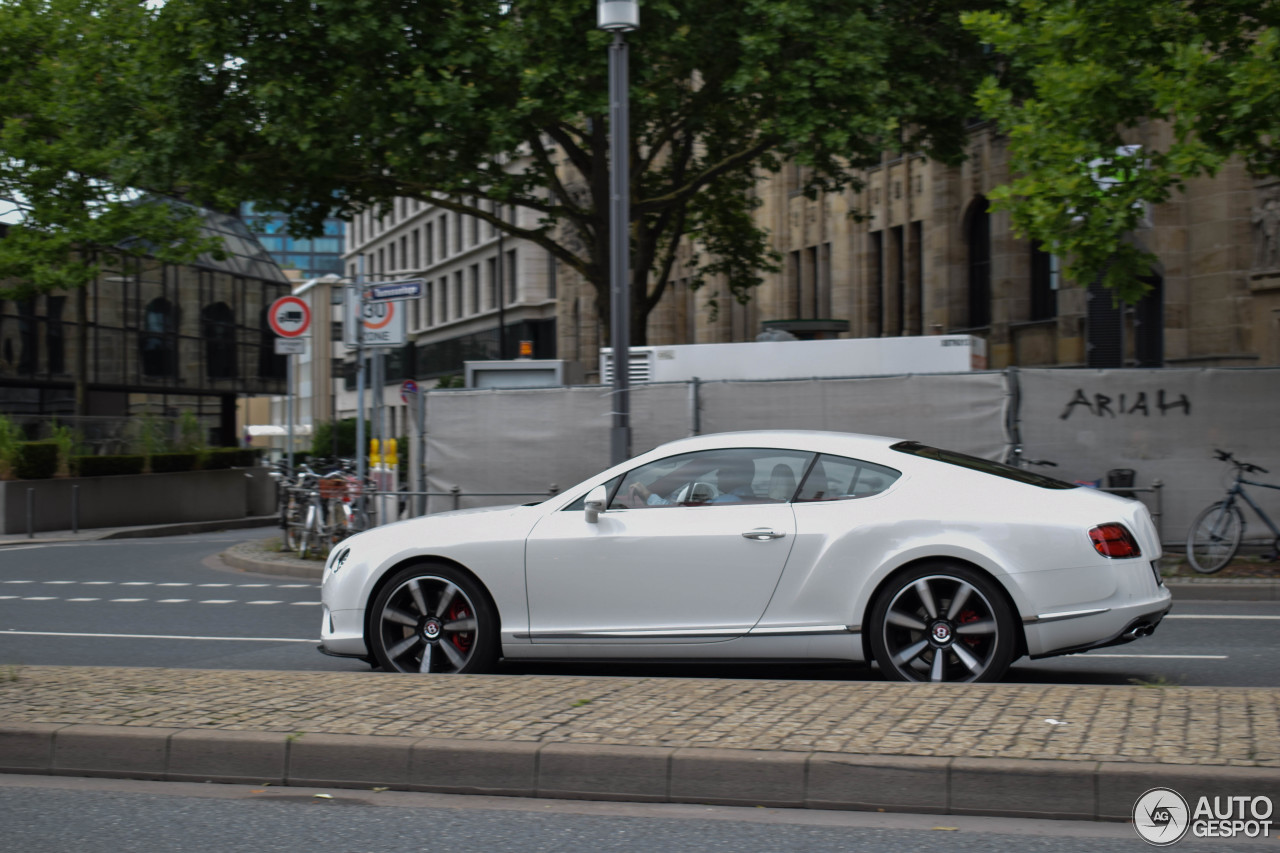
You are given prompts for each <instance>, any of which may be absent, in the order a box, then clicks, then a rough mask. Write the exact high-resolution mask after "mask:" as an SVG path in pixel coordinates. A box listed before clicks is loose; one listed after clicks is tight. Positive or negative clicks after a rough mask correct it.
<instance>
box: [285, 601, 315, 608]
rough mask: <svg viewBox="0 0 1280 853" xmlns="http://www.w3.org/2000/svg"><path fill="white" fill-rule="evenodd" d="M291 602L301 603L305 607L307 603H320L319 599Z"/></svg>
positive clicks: (291, 602) (294, 602)
mask: <svg viewBox="0 0 1280 853" xmlns="http://www.w3.org/2000/svg"><path fill="white" fill-rule="evenodd" d="M289 603H290V604H301V605H303V606H304V607H305V606H306V605H308V604H319V603H320V602H318V601H290V602H289Z"/></svg>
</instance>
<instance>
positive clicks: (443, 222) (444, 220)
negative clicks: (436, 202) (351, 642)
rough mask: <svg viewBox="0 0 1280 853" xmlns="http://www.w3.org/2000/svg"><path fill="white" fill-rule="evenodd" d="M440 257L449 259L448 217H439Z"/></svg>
mask: <svg viewBox="0 0 1280 853" xmlns="http://www.w3.org/2000/svg"><path fill="white" fill-rule="evenodd" d="M440 257H441V258H447V257H449V216H448V214H446V215H444V216H441V217H440Z"/></svg>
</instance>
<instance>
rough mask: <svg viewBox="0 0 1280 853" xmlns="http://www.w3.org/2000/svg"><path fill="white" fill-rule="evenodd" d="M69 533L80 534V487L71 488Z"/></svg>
mask: <svg viewBox="0 0 1280 853" xmlns="http://www.w3.org/2000/svg"><path fill="white" fill-rule="evenodd" d="M71 532H72V533H79V532H80V487H79V486H72V487H71Z"/></svg>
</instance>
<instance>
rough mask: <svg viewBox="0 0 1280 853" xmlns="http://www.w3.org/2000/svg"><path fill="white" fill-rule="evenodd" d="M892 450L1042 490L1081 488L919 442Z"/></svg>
mask: <svg viewBox="0 0 1280 853" xmlns="http://www.w3.org/2000/svg"><path fill="white" fill-rule="evenodd" d="M890 449H891V450H896V451H898V452H899V453H909V454H911V455H912V456H923V457H924V458H925V459H934V460H937V461H938V462H945V463H947V464H948V465H958V466H959V467H961V468H968V469H969V470H971V471H981V472H982V473H984V474H991V475H992V476H994V477H1003V478H1004V479H1006V480H1013V481H1015V482H1018V483H1026V484H1027V485H1028V486H1039V487H1040V488H1042V489H1076V488H1079V487H1078V486H1077V485H1075V484H1074V483H1066V482H1063V481H1062V480H1055V479H1054V478H1053V477H1046V476H1045V475H1043V474H1037V473H1035V472H1034V471H1023V470H1022V469H1021V468H1014V467H1013V466H1012V465H1005V464H1004V463H1003V462H992V461H991V460H990V459H979V458H978V457H977V456H970V455H968V454H967V453H956V452H955V451H954V450H940V449H939V448H937V447H929V446H928V445H925V444H921V443H920V442H918V441H900V442H898V443H897V444H895V445H893V447H891V448H890Z"/></svg>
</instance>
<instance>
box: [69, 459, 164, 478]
mask: <svg viewBox="0 0 1280 853" xmlns="http://www.w3.org/2000/svg"><path fill="white" fill-rule="evenodd" d="M146 462H147V457H145V456H132V455H121V456H77V457H76V458H75V470H76V473H77V474H78V475H79V476H81V477H109V476H112V475H115V474H141V473H142V466H143V465H145V464H146Z"/></svg>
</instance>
